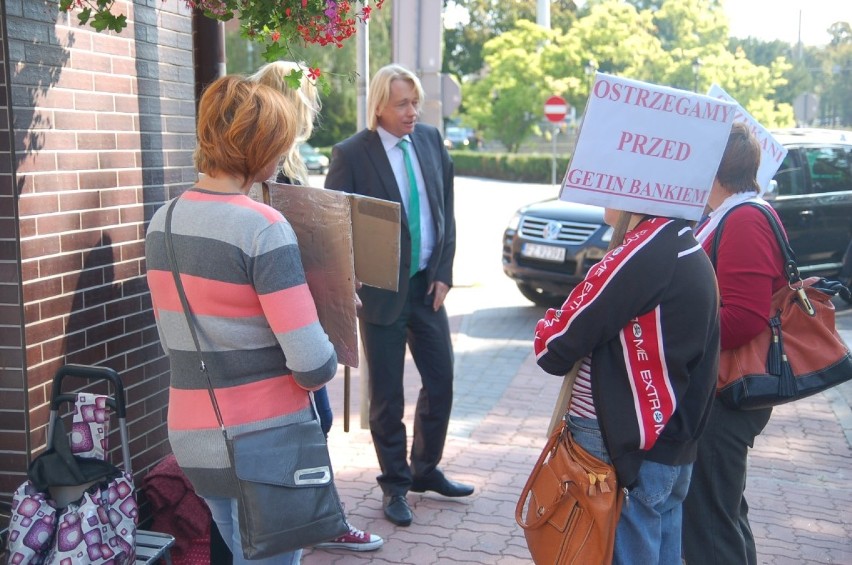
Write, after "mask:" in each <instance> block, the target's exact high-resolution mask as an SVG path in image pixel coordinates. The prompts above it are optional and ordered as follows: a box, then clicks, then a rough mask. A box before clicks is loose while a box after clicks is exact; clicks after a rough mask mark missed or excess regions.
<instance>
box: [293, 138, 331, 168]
mask: <svg viewBox="0 0 852 565" xmlns="http://www.w3.org/2000/svg"><path fill="white" fill-rule="evenodd" d="M299 153H300V154H301V155H302V159H303V160H304V161H305V166H306V167H307V168H308V172H311V173H318V174H321V175H324V174H326V173H327V172H328V157H326V156H325V155H323V154H322V153H320V152H319V151H317V149H316V148H315V147H313V146H311V145H310V144H308V143H300V144H299Z"/></svg>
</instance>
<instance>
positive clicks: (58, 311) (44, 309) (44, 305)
mask: <svg viewBox="0 0 852 565" xmlns="http://www.w3.org/2000/svg"><path fill="white" fill-rule="evenodd" d="M73 303H74V296H73V295H71V294H65V295H61V296H52V297H48V298H47V300H43V301H41V303H40V304H39V307H40V309H39V314H40V318H39V319H47V318H53V317H55V316H64V315H66V314H70V313H71V305H72V304H73Z"/></svg>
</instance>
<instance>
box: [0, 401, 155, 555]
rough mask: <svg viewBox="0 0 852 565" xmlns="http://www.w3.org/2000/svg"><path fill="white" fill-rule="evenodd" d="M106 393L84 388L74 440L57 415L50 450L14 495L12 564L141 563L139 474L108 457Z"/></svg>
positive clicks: (9, 553)
mask: <svg viewBox="0 0 852 565" xmlns="http://www.w3.org/2000/svg"><path fill="white" fill-rule="evenodd" d="M105 407H106V397H103V396H95V395H91V394H78V395H77V404H76V411H75V414H74V423H73V430H72V434H71V438H72V440H71V444H70V445H69V441H68V435H67V434H66V433H65V429H64V426H63V425H62V420H61V419H60V418H58V417H54V414H51V424H50V425H49V428H51V433H50V436H49V437H50V438H51V440H50V441H49V442H48V449H47V450H46V451H45V452H44V453H42V454H40V455H39V456H38V457H36V458H35V459H34V460H33V461H32V463H31V464H30V467H29V470H28V472H27V475H28V477H29V479H28V480H27V481H26V482H24V483H23V484H22V485H21V486H20V487H18V489H17V490H16V491H15V494H14V496H13V498H12V519H11V521H10V524H9V545H8V548H7V552H8V556H9V563H15V564H17V565H25V564H32V565H40V564H51V563H63V562H64V563H75V564H90V565H101V564H107V563H111V564H114V565H125V564H128V565H129V564H132V563H134V562H135V538H136V521H137V519H138V506H137V503H136V498H135V489H134V486H133V478H132V476H131V475H130V474H129V473H126V472H124V471H122V470H121V469H119V468H118V467H116V466H114V465H112V464H111V463H109V462H108V461H106V460H104V459H103V457H104V454H105V453H106V423H107V418H106V410H105Z"/></svg>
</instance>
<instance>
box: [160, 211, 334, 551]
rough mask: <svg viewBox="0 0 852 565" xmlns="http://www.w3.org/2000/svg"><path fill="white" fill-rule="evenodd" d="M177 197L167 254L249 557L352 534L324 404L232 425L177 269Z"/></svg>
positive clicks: (168, 220)
mask: <svg viewBox="0 0 852 565" xmlns="http://www.w3.org/2000/svg"><path fill="white" fill-rule="evenodd" d="M177 201H178V198H176V199H175V200H174V201H173V202H172V203H171V204H170V205H169V208H168V210H167V212H166V233H165V237H166V252H167V253H168V258H169V264H170V266H171V270H172V275H173V276H174V280H175V286H176V288H177V292H178V295H179V296H180V301H181V304H182V305H183V311H184V314H185V315H186V322H187V325H188V326H189V331H190V332H191V333H192V340H193V342H194V343H195V348H196V351H197V352H198V363H199V370H200V371H201V372H202V373H203V374H204V377H205V379H206V381H207V389H208V392H209V393H210V401H211V402H212V403H213V410H214V411H215V412H216V420H217V422H218V424H219V428H220V429H221V431H222V435H223V436H224V438H225V444H226V445H227V448H228V458H229V459H230V463H231V467H232V468H233V469H234V472H235V473H236V477H237V485H238V487H239V497H238V499H237V506H238V509H239V522H240V539H241V540H242V550H243V555H244V556H245V558H246V559H261V558H264V557H270V556H273V555H278V554H281V553H287V552H291V551H295V550H297V549H300V548H303V547H309V546H311V545H315V544H317V543H320V542H323V541H327V540H329V539H333V538H335V537H337V536H340V535H342V534H344V533H346V532H347V531H349V526H348V525H347V523H346V518H345V516H344V514H343V506H342V505H341V504H340V498H339V497H338V495H337V489H336V488H335V487H334V476H333V474H332V470H331V459H330V457H329V454H328V444H327V442H326V439H325V435H324V434H323V432H322V429H321V428H320V424H319V420H318V418H317V417H316V408H314V416H315V417H314V419H313V420H311V421H309V422H298V423H291V424H287V425H284V426H278V427H274V428H268V429H264V430H257V431H253V432H247V433H241V434H236V435H233V436H229V434H228V431H227V430H226V429H225V423H224V421H223V419H222V413H221V411H220V410H219V404H218V403H217V401H216V392H215V390H214V389H213V383H212V382H211V381H210V374H209V373H208V372H207V365H205V363H204V359H203V357H202V354H201V345H200V343H199V341H198V333H197V330H196V326H195V320H194V317H193V315H192V311H191V310H190V308H189V302H188V301H187V299H186V293H185V292H184V288H183V283H182V282H181V278H180V273H179V271H178V269H177V260H176V258H175V252H174V246H173V244H172V211H173V210H174V207H175V204H176V203H177ZM311 403H313V396H311Z"/></svg>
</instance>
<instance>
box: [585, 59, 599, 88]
mask: <svg viewBox="0 0 852 565" xmlns="http://www.w3.org/2000/svg"><path fill="white" fill-rule="evenodd" d="M585 70H586V76H588V77H589V95H590V96H591V94H592V84H594V82H595V71H597V70H598V63H597V61H595V60H594V59H589V62H588V63H586V69H585Z"/></svg>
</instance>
